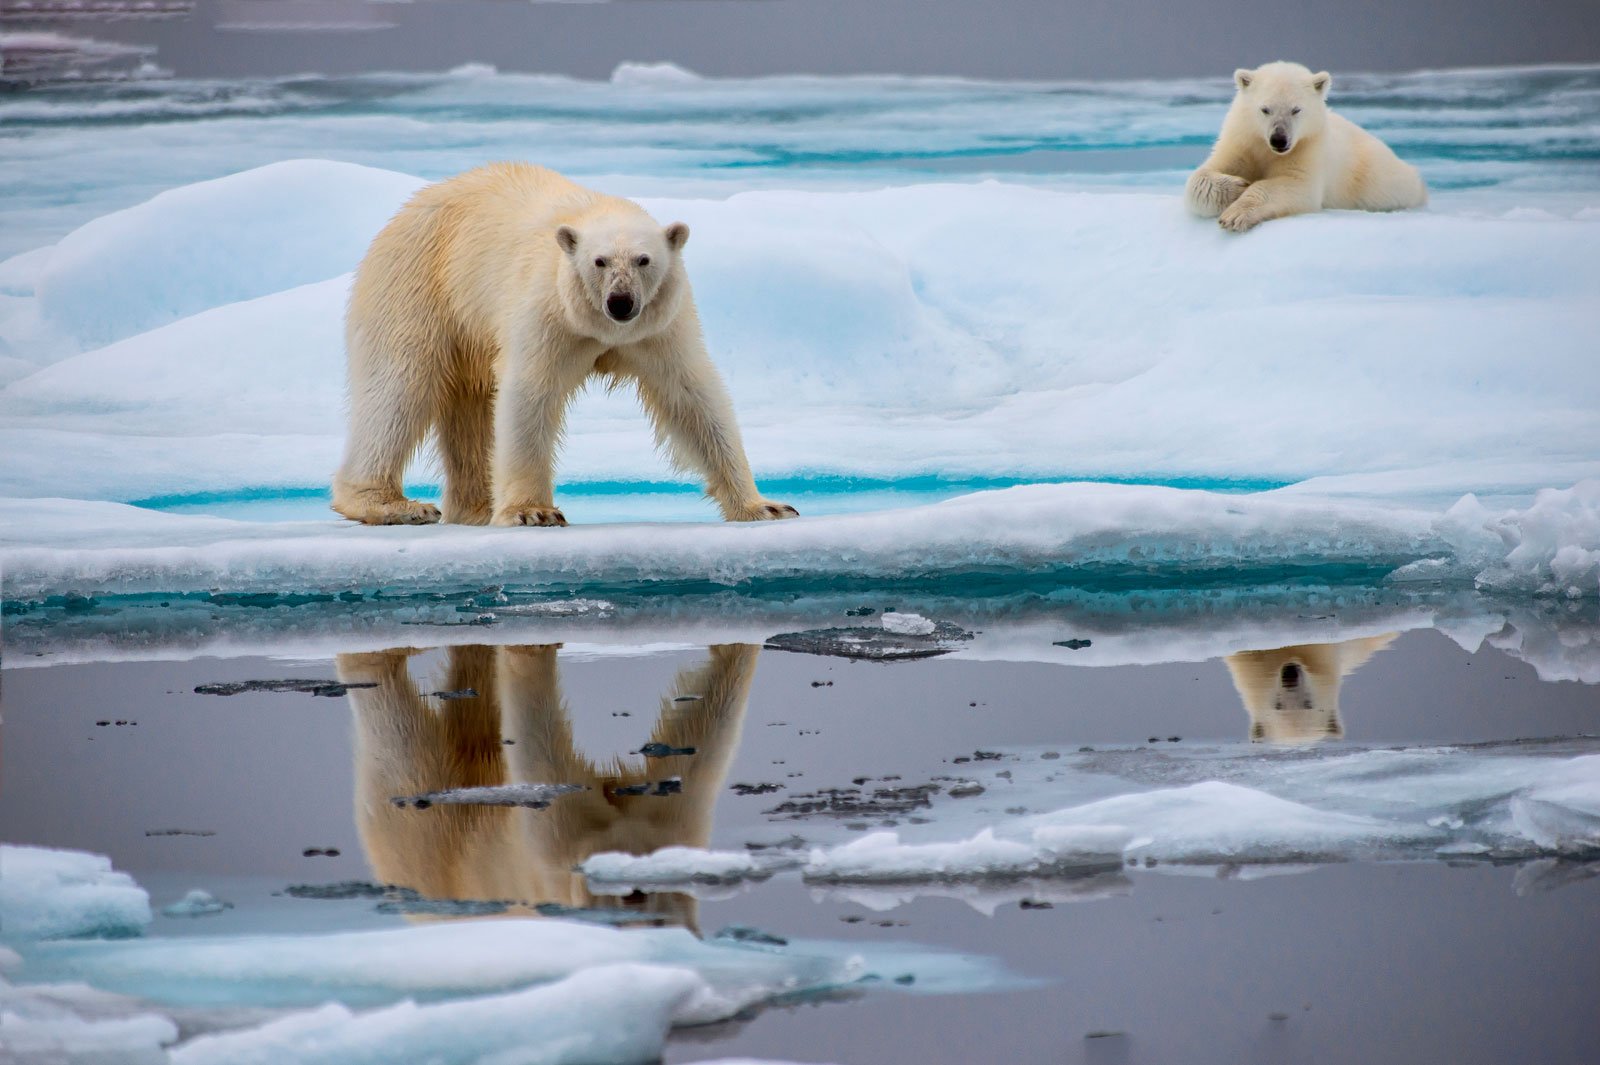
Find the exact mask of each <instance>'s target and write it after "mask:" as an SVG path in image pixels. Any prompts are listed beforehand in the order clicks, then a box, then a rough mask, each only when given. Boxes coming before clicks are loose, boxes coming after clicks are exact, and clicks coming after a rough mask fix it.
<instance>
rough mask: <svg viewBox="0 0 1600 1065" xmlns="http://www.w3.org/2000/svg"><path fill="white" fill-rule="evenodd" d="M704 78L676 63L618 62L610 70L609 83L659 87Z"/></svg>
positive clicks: (688, 83) (691, 82) (694, 81)
mask: <svg viewBox="0 0 1600 1065" xmlns="http://www.w3.org/2000/svg"><path fill="white" fill-rule="evenodd" d="M704 80H705V79H704V78H702V77H701V76H700V75H699V74H696V73H695V72H694V71H692V70H688V69H686V68H684V67H680V66H679V65H678V64H676V63H619V64H617V68H616V69H615V70H613V71H612V72H611V84H613V85H620V86H623V87H626V88H641V89H660V88H670V87H671V86H674V85H698V84H699V83H701V82H702V81H704Z"/></svg>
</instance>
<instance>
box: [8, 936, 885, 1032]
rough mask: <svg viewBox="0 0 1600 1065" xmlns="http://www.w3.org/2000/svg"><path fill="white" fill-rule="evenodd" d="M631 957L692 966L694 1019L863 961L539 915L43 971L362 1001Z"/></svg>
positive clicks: (832, 978) (241, 943)
mask: <svg viewBox="0 0 1600 1065" xmlns="http://www.w3.org/2000/svg"><path fill="white" fill-rule="evenodd" d="M623 962H639V963H646V964H653V965H668V966H674V967H680V968H688V969H692V970H694V971H695V972H698V973H699V974H700V977H701V978H702V979H703V980H705V981H706V983H707V985H708V986H709V988H710V991H709V992H707V993H705V994H700V995H697V996H696V997H695V999H694V1000H693V1002H692V1003H691V1007H692V1009H690V1010H689V1011H688V1012H686V1013H683V1014H682V1015H680V1017H679V1020H682V1021H684V1022H689V1021H699V1022H708V1021H713V1020H720V1019H723V1018H725V1017H728V1016H731V1015H733V1014H734V1013H737V1012H738V1011H739V1010H741V1009H744V1008H746V1007H749V1006H753V1005H756V1004H758V1003H760V1002H764V1001H766V1000H767V999H769V998H771V997H772V996H774V995H778V994H785V993H789V992H800V991H807V990H827V989H832V988H837V987H841V986H844V985H846V984H850V983H853V982H855V981H856V980H858V979H859V978H860V977H861V976H862V975H863V974H864V972H865V971H866V970H865V968H864V962H863V961H862V960H861V959H860V958H858V957H855V956H853V955H841V954H840V953H839V952H836V951H835V952H827V951H821V950H819V951H815V952H811V951H807V950H805V949H802V948H800V947H796V946H791V947H789V948H787V949H786V950H784V951H781V952H778V951H771V950H752V949H749V948H746V947H743V946H739V945H733V944H727V943H717V942H705V941H702V940H700V939H697V938H696V937H695V936H694V935H693V934H692V933H690V932H689V931H687V930H685V929H682V928H647V929H629V930H626V931H624V930H619V929H616V928H612V927H607V926H604V925H599V924H593V923H580V922H575V921H564V920H548V919H540V918H528V919H503V920H486V921H459V922H450V923H448V924H428V925H415V926H407V927H402V928H390V929H383V930H380V931H367V932H340V933H333V934H328V935H297V936H208V937H205V938H193V937H183V938H176V939H157V938H151V939H140V940H122V941H95V942H84V941H71V942H55V943H49V944H41V945H37V946H35V947H34V948H32V949H31V950H30V951H29V952H28V953H27V964H28V968H29V973H30V975H32V976H35V977H36V978H39V979H51V980H58V979H59V980H84V981H87V982H89V983H92V984H94V985H95V986H96V987H101V988H106V989H109V990H113V991H119V992H125V993H129V994H138V995H140V996H141V997H143V998H145V999H146V1000H149V1001H154V1002H167V1003H171V1004H174V1005H214V1004H222V1003H239V1002H249V1003H252V1004H254V1005H259V1006H300V1007H306V1006H316V1005H321V1004H324V1003H326V1002H329V1001H336V1002H340V1003H342V1004H344V1005H347V1006H351V1007H352V1008H360V1007H367V1006H376V1005H387V1004H392V1003H394V1002H397V1001H399V1000H401V999H403V998H407V997H411V996H416V995H428V996H430V997H454V996H467V995H482V994H487V993H495V992H501V991H504V990H506V989H508V988H517V987H524V986H527V985H530V984H534V983H542V982H545V981H549V980H556V979H561V978H563V977H566V976H570V975H572V974H574V973H577V972H579V971H581V970H585V969H590V968H594V967H597V966H604V965H614V964H617V963H623Z"/></svg>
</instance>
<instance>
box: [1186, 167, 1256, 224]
mask: <svg viewBox="0 0 1600 1065" xmlns="http://www.w3.org/2000/svg"><path fill="white" fill-rule="evenodd" d="M1249 187H1250V182H1248V181H1246V180H1245V179H1244V178H1241V177H1234V176H1233V175H1232V174H1224V173H1223V172H1222V171H1220V170H1211V169H1208V168H1206V167H1201V168H1200V169H1199V170H1196V171H1195V172H1194V173H1193V174H1190V175H1189V183H1188V185H1187V186H1185V188H1184V202H1185V203H1187V204H1188V206H1189V211H1190V213H1192V214H1196V215H1199V216H1200V217H1201V218H1215V217H1217V216H1218V215H1219V214H1221V213H1222V212H1223V211H1225V210H1227V209H1228V208H1229V207H1230V206H1232V205H1233V202H1234V201H1235V200H1237V199H1238V198H1239V197H1240V196H1242V195H1244V190H1245V189H1248V188H1249Z"/></svg>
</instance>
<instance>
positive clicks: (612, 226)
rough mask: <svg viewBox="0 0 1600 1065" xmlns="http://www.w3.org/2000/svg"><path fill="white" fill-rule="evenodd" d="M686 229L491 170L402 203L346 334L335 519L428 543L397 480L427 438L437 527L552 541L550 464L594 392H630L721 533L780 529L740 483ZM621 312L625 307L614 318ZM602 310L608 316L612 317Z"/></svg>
mask: <svg viewBox="0 0 1600 1065" xmlns="http://www.w3.org/2000/svg"><path fill="white" fill-rule="evenodd" d="M688 236H689V229H688V227H687V226H685V225H683V224H682V223H681V222H678V223H674V224H672V225H670V226H666V227H662V226H661V225H659V224H657V223H656V222H655V221H654V220H653V219H652V218H651V217H650V216H649V215H648V214H646V213H645V212H644V210H643V209H642V208H640V207H639V206H638V205H637V204H635V203H632V202H630V201H628V200H624V199H619V198H617V197H615V196H605V195H601V194H600V193H597V192H593V191H591V190H589V189H585V188H583V187H581V186H579V185H576V184H574V183H572V182H571V181H568V180H567V179H566V178H564V177H562V176H561V175H560V174H557V173H555V172H554V171H552V170H546V169H545V168H543V167H537V166H529V165H526V164H522V163H496V164H493V165H490V166H485V167H480V168H478V169H476V170H470V171H468V172H466V173H464V174H461V175H458V176H456V177H454V178H451V179H449V180H447V181H443V182H440V183H438V184H435V185H430V186H428V187H427V188H425V189H423V190H422V191H420V192H418V193H417V194H416V195H415V196H414V197H412V199H411V200H410V202H408V203H407V204H406V205H405V206H404V207H403V208H401V210H400V212H399V213H398V214H397V215H395V217H394V218H393V219H392V220H391V221H390V222H389V224H388V225H387V226H385V227H384V228H383V230H382V231H381V232H380V233H379V234H378V236H377V237H376V238H375V239H374V240H373V242H372V246H371V248H370V249H368V251H367V255H366V257H365V258H364V259H363V260H362V262H361V266H360V268H359V269H358V270H357V271H356V277H355V283H354V286H353V287H352V289H351V293H350V306H349V311H348V314H347V315H346V319H345V342H346V347H347V349H348V353H349V377H350V432H349V437H348V439H347V442H346V448H345V458H344V462H343V464H342V465H341V466H340V469H339V472H338V474H337V475H336V476H335V478H334V485H333V508H334V509H335V510H336V511H338V512H339V513H340V514H343V515H344V516H345V517H347V518H351V519H354V520H356V521H360V522H365V523H368V524H377V525H393V524H426V523H429V522H435V521H438V520H439V518H440V516H441V515H440V510H439V508H437V507H434V506H432V505H431V504H427V503H420V502H417V501H415V500H411V499H407V498H406V497H405V494H404V492H403V491H402V488H401V476H402V475H403V473H404V471H405V467H406V464H407V462H408V461H409V460H410V458H411V456H412V454H413V453H414V452H415V451H416V449H417V446H418V445H419V444H420V443H421V442H422V440H423V438H424V437H425V436H426V435H427V433H428V432H429V430H430V429H432V430H434V431H435V432H436V433H437V436H438V443H439V451H440V456H441V458H442V459H443V463H444V474H445V489H444V510H443V517H444V518H445V519H446V520H448V521H452V522H461V523H465V524H475V525H482V524H485V523H488V522H491V521H492V522H493V523H494V524H497V525H565V524H566V517H565V516H564V515H563V514H562V513H561V511H559V510H557V509H556V506H555V500H554V492H555V462H556V450H557V447H558V446H559V443H560V440H561V435H562V426H563V423H564V419H565V414H566V409H567V406H568V403H569V402H570V400H571V399H572V396H573V395H574V394H575V393H576V392H577V391H578V390H579V389H580V388H581V387H582V386H583V385H584V383H585V382H586V381H587V380H588V378H589V377H590V376H591V375H595V374H598V375H601V376H603V377H605V378H606V379H607V380H608V383H609V384H611V385H613V386H614V385H617V384H621V383H624V382H631V383H633V384H634V385H635V386H636V387H637V388H638V391H639V398H640V401H641V402H642V404H643V405H644V408H645V410H646V412H647V413H648V414H649V416H650V418H651V420H652V422H653V423H654V425H655V430H656V438H657V440H658V442H659V443H661V444H662V445H664V446H665V447H667V448H668V452H669V454H670V456H671V458H672V460H673V462H674V463H675V464H676V465H677V466H679V467H680V468H686V469H690V470H693V471H695V472H698V473H699V474H701V475H702V476H703V477H704V478H705V479H706V493H707V495H709V496H711V497H712V498H713V499H714V500H716V502H717V504H718V506H719V507H720V508H721V510H722V514H723V517H725V518H727V519H728V520H730V521H756V520H763V519H770V518H784V517H792V516H793V515H794V514H795V511H794V508H792V507H789V506H786V505H784V504H782V503H774V502H771V501H769V500H766V499H763V498H762V497H761V494H760V493H759V492H758V491H757V490H756V485H755V481H754V480H753V479H752V477H751V475H750V464H749V462H748V461H747V460H746V458H745V452H744V445H743V443H742V442H741V440H740V436H739V428H738V426H737V424H736V423H735V421H734V416H733V405H732V402H731V401H730V399H729V397H728V392H727V389H726V387H725V386H724V385H723V383H722V378H721V377H720V376H719V375H718V373H717V371H716V368H715V367H714V366H713V365H712V364H711V359H710V356H709V355H708V354H707V352H706V347H705V342H704V341H703V339H702V338H701V333H700V320H699V317H698V316H697V314H696V312H695V305H694V296H693V294H692V293H691V291H690V288H689V279H688V275H687V273H686V271H685V269H684V266H683V260H682V257H681V255H680V252H681V251H682V249H683V246H684V243H685V242H686V241H687V240H688ZM618 301H623V302H618ZM618 308H621V310H620V311H619V310H618Z"/></svg>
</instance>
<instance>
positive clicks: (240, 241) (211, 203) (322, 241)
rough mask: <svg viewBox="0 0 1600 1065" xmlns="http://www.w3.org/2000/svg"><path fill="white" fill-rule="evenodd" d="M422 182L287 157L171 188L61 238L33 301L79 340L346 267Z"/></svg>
mask: <svg viewBox="0 0 1600 1065" xmlns="http://www.w3.org/2000/svg"><path fill="white" fill-rule="evenodd" d="M422 184H423V182H422V180H421V179H419V178H415V177H411V176H410V175H407V174H397V173H394V172H393V171H388V170H376V169H373V168H371V167H364V166H356V165H354V164H351V163H336V162H332V161H329V160H324V159H296V160H291V161H288V162H281V163H273V164H271V165H269V166H263V167H258V168H256V169H254V170H247V171H244V172H243V173H239V174H232V175H230V176H228V177H224V178H218V179H216V180H214V181H204V182H200V183H199V184H194V185H185V186H183V187H181V188H176V189H172V190H169V191H167V192H163V193H161V194H160V195H158V196H156V197H154V198H152V199H150V200H148V201H146V202H145V203H142V204H139V205H138V206H136V207H130V208H128V209H126V210H123V211H117V212H114V213H112V214H108V215H104V216H102V217H100V218H97V219H95V220H94V221H93V222H90V223H88V224H87V225H84V226H82V227H80V228H79V229H76V230H74V231H73V232H72V233H70V234H69V235H67V236H66V237H65V238H63V239H62V240H61V242H60V243H59V244H57V245H56V246H55V248H54V250H53V251H52V252H51V255H50V258H49V260H48V262H47V263H46V264H45V266H44V268H43V270H42V271H41V272H40V274H39V277H38V280H37V283H36V293H37V297H38V299H39V308H40V311H41V312H42V314H43V316H44V317H45V319H46V320H48V321H49V322H50V323H51V324H52V325H54V326H55V327H56V328H57V329H59V330H61V331H62V332H64V333H66V334H67V335H69V336H72V337H74V338H75V339H76V340H77V341H78V342H79V344H80V345H82V346H84V347H88V346H92V345H96V344H105V343H108V342H110V341H113V340H120V339H121V338H123V337H128V336H132V335H133V334H135V333H140V332H143V331H145V330H147V329H151V328H154V327H155V326H159V325H162V324H165V323H167V322H171V321H174V320H176V319H178V318H182V317H185V316H186V315H191V314H194V313H196V312H198V311H202V310H205V309H207V308H209V307H219V306H221V305H223V304H225V303H235V302H237V301H239V300H246V299H251V298H253V297H256V296H264V295H267V294H268V293H271V292H278V291H281V290H283V289H288V288H293V287H295V286H298V285H304V284H307V283H309V282H313V281H323V280H326V279H328V278H331V277H335V276H337V275H339V274H342V273H345V272H346V271H349V270H352V269H354V268H355V266H356V263H357V262H359V261H360V259H361V256H362V254H363V253H364V252H365V251H366V247H367V244H368V243H369V242H370V241H371V240H372V237H373V235H374V234H376V233H377V232H378V230H379V229H380V228H382V226H383V224H384V223H385V222H386V221H387V220H388V219H389V217H390V216H391V215H392V214H394V212H395V211H396V210H397V209H398V208H399V207H400V205H401V204H402V203H404V202H405V200H406V198H407V197H409V196H410V195H411V194H412V193H413V192H415V191H416V190H417V189H418V188H419V187H421V186H422ZM219 350H220V349H219Z"/></svg>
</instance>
